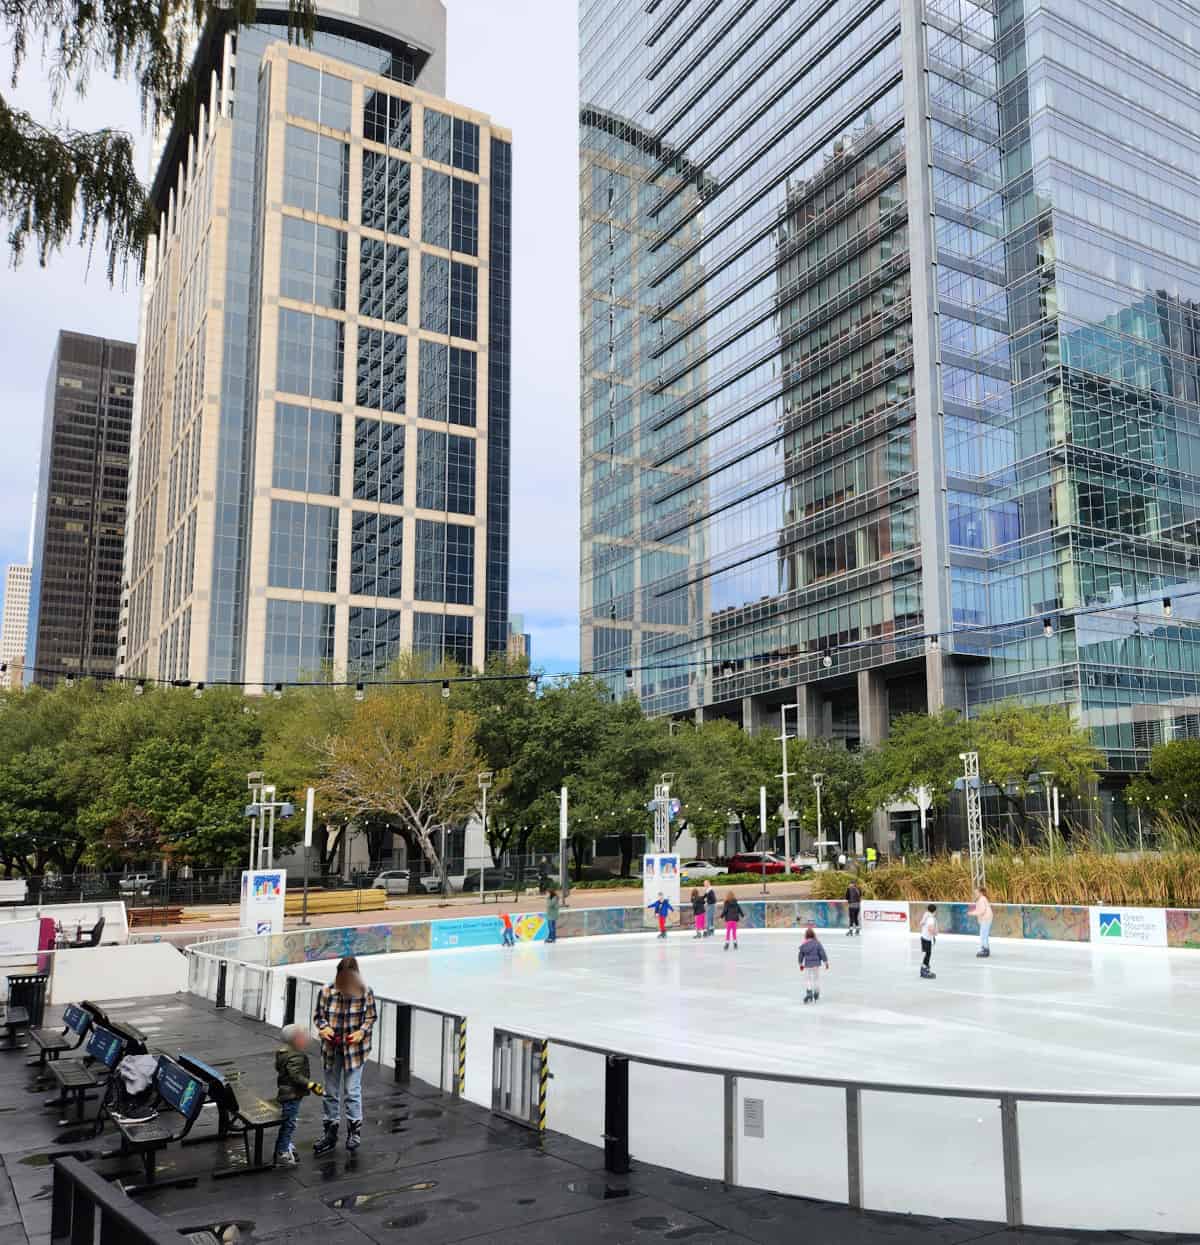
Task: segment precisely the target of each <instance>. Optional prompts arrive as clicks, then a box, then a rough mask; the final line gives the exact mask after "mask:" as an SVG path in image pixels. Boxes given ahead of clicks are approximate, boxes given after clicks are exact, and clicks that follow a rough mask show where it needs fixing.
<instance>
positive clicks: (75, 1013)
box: [63, 1003, 92, 1034]
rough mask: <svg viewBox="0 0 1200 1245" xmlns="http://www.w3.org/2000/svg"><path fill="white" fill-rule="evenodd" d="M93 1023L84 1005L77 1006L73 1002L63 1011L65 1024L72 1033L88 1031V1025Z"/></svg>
mask: <svg viewBox="0 0 1200 1245" xmlns="http://www.w3.org/2000/svg"><path fill="white" fill-rule="evenodd" d="M91 1023H92V1018H91V1016H89V1015H88V1013H87V1012H85V1011H84V1010H83V1008H82V1007H76V1006H75V1004H74V1003H71V1004H70V1005H69V1006H68V1007H67V1008H66V1010H65V1011H64V1012H63V1024H65V1025H66V1026H67V1028H68V1029H70V1030H71V1032H72V1033H75V1034H81V1033H86V1032H87V1027H88V1025H90V1024H91Z"/></svg>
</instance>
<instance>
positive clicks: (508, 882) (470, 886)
mask: <svg viewBox="0 0 1200 1245" xmlns="http://www.w3.org/2000/svg"><path fill="white" fill-rule="evenodd" d="M514 880H515V879H514V877H513V872H512V870H511V869H484V871H483V889H484V890H485V891H506V890H511V889H512V886H513V882H514ZM462 891H463V894H464V895H469V894H470V893H471V892H472V891H475V892H476V894H478V892H479V870H478V869H472V870H471V872H470V873H468V874H466V875H465V876H464V877H463V882H462Z"/></svg>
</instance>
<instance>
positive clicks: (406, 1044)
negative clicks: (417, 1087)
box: [395, 1003, 412, 1085]
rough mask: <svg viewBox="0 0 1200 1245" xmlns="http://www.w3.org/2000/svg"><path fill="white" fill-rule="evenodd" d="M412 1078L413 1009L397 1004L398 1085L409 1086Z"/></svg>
mask: <svg viewBox="0 0 1200 1245" xmlns="http://www.w3.org/2000/svg"><path fill="white" fill-rule="evenodd" d="M411 1077H412V1008H411V1007H410V1006H409V1005H408V1004H407V1003H397V1004H396V1067H395V1080H396V1084H397V1085H407V1084H408V1082H409V1080H410V1078H411Z"/></svg>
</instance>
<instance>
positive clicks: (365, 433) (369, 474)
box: [354, 418, 404, 506]
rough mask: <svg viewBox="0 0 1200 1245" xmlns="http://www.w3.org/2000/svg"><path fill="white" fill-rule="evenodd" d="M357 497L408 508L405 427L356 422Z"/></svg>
mask: <svg viewBox="0 0 1200 1245" xmlns="http://www.w3.org/2000/svg"><path fill="white" fill-rule="evenodd" d="M354 496H355V497H356V498H358V499H359V500H361V501H378V502H383V503H384V504H385V505H392V506H402V505H403V504H404V425H403V424H393V423H389V422H388V421H387V420H386V419H361V418H357V419H355V421H354Z"/></svg>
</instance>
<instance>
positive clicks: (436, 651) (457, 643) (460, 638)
mask: <svg viewBox="0 0 1200 1245" xmlns="http://www.w3.org/2000/svg"><path fill="white" fill-rule="evenodd" d="M413 652H414V653H420V654H422V655H423V656H425V657H428V658H429V659H430V660H431V661H432V662H434V663H435V664H436V663H438V662H441V661H452V662H454V664H455V665H457V666H459V667H461V668H462V669H463V670H470V669H471V668H472V666H473V665H474V664H475V624H474V622H473V620H472V619H470V618H463V617H460V616H459V615H457V614H423V613H416V614H414V615H413Z"/></svg>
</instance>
